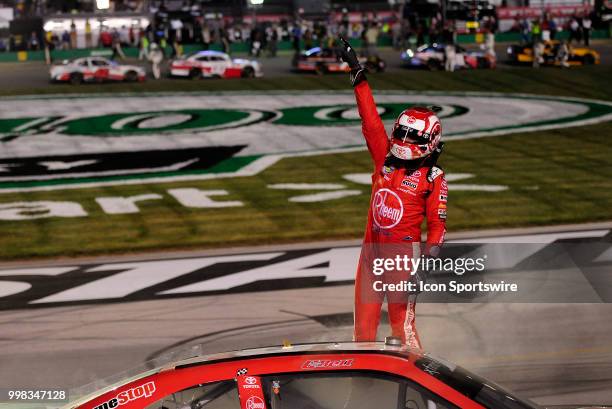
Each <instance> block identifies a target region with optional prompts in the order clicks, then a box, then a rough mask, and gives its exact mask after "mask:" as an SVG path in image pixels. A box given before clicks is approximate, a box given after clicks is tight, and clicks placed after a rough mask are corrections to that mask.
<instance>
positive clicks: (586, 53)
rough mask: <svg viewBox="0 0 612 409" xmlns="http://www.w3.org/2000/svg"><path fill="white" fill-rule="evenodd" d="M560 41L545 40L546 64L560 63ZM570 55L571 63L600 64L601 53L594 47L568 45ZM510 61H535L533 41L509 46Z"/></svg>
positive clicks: (516, 62)
mask: <svg viewBox="0 0 612 409" xmlns="http://www.w3.org/2000/svg"><path fill="white" fill-rule="evenodd" d="M560 45H561V42H560V41H557V40H552V41H544V52H543V55H542V56H543V58H544V64H545V65H560V64H561V62H560V60H559V58H557V56H558V54H559V46H560ZM568 49H569V55H568V59H567V62H568V64H570V65H592V64H599V62H600V57H599V53H598V52H597V51H595V50H593V49H592V48H587V47H572V46H568ZM507 53H508V62H509V63H514V64H531V63H533V43H532V44H526V45H511V46H509V47H508V50H507Z"/></svg>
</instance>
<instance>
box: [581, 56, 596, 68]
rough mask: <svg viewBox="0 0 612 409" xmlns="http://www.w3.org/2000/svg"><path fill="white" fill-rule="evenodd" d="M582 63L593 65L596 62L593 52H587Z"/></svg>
mask: <svg viewBox="0 0 612 409" xmlns="http://www.w3.org/2000/svg"><path fill="white" fill-rule="evenodd" d="M582 63H583V64H584V65H593V64H595V57H593V55H592V54H585V55H584V57H582Z"/></svg>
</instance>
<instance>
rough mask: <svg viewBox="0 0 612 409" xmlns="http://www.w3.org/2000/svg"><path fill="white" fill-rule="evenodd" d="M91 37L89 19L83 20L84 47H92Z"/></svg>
mask: <svg viewBox="0 0 612 409" xmlns="http://www.w3.org/2000/svg"><path fill="white" fill-rule="evenodd" d="M91 40H92V36H91V24H90V23H89V19H87V20H85V47H86V48H91V47H92V41H91Z"/></svg>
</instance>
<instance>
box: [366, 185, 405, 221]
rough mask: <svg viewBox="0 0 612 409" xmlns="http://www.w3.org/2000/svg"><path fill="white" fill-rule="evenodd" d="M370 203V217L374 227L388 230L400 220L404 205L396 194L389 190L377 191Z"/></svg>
mask: <svg viewBox="0 0 612 409" xmlns="http://www.w3.org/2000/svg"><path fill="white" fill-rule="evenodd" d="M372 202H373V206H372V216H373V220H374V224H376V226H378V227H380V228H381V229H390V228H392V227H395V226H397V224H398V223H399V222H400V221H401V220H402V216H403V215H404V205H403V203H402V201H401V199H400V197H399V196H398V195H397V193H395V192H393V191H392V190H389V189H379V190H378V191H377V192H376V193H375V194H374V199H373V201H372Z"/></svg>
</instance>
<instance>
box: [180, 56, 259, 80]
mask: <svg viewBox="0 0 612 409" xmlns="http://www.w3.org/2000/svg"><path fill="white" fill-rule="evenodd" d="M170 75H171V76H173V77H187V78H193V79H197V78H253V77H261V76H263V71H262V70H261V64H260V63H259V62H258V61H255V60H247V59H244V58H231V57H230V56H229V55H227V54H225V53H222V52H219V51H211V50H208V51H198V52H196V53H193V54H187V55H185V56H183V57H181V58H178V59H176V60H174V61H172V63H171V64H170Z"/></svg>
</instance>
